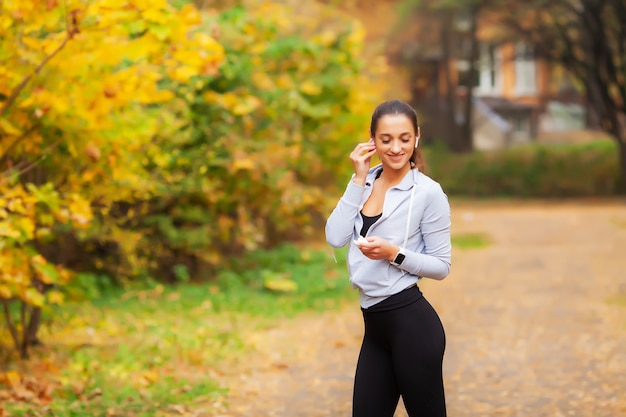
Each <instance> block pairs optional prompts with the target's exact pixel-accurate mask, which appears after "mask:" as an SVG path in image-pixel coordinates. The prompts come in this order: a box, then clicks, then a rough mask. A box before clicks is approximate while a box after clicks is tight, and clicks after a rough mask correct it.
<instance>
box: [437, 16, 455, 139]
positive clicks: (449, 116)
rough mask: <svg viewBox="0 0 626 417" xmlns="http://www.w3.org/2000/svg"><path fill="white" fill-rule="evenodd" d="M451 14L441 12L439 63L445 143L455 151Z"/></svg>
mask: <svg viewBox="0 0 626 417" xmlns="http://www.w3.org/2000/svg"><path fill="white" fill-rule="evenodd" d="M451 28H452V13H450V12H449V11H443V18H442V24H441V35H440V36H441V52H442V55H443V56H442V57H441V61H440V62H441V63H442V65H443V68H442V71H443V78H444V83H445V90H446V95H445V99H446V101H445V103H446V104H445V108H444V115H443V116H444V118H445V120H446V123H445V126H446V135H445V136H446V138H445V142H446V144H447V145H448V147H449V148H450V149H452V150H454V149H455V147H456V143H457V142H458V136H459V133H460V132H459V129H458V126H457V123H456V117H455V108H456V97H455V91H454V88H455V85H454V83H453V82H452V76H451V74H450V62H451V61H452V52H451V50H450V48H451V45H452V29H451Z"/></svg>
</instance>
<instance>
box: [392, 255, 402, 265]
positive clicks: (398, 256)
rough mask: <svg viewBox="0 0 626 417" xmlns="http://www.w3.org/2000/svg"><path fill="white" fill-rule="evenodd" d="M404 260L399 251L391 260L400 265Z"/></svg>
mask: <svg viewBox="0 0 626 417" xmlns="http://www.w3.org/2000/svg"><path fill="white" fill-rule="evenodd" d="M402 261H404V253H399V254H397V255H396V259H394V260H393V262H394V263H396V264H398V265H400V264H401V263H402Z"/></svg>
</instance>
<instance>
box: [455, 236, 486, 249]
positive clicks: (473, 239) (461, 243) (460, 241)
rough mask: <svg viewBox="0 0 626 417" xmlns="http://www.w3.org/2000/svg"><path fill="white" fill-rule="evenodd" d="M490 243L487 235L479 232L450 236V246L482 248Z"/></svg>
mask: <svg viewBox="0 0 626 417" xmlns="http://www.w3.org/2000/svg"><path fill="white" fill-rule="evenodd" d="M490 244H491V240H490V238H489V236H487V235H484V234H480V233H463V234H458V235H454V236H452V247H454V248H460V249H477V248H484V247H487V246H489V245H490Z"/></svg>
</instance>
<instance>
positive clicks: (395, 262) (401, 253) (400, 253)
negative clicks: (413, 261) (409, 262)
mask: <svg viewBox="0 0 626 417" xmlns="http://www.w3.org/2000/svg"><path fill="white" fill-rule="evenodd" d="M405 257H406V256H405V254H404V248H400V250H399V251H398V254H397V255H396V257H395V258H393V261H391V265H395V266H400V265H401V264H402V262H403V261H404V258H405Z"/></svg>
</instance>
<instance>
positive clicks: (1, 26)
mask: <svg viewBox="0 0 626 417" xmlns="http://www.w3.org/2000/svg"><path fill="white" fill-rule="evenodd" d="M11 25H13V19H11V18H10V17H9V16H8V15H6V14H0V31H2V32H4V31H6V30H7V29H9V28H10V27H11Z"/></svg>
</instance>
